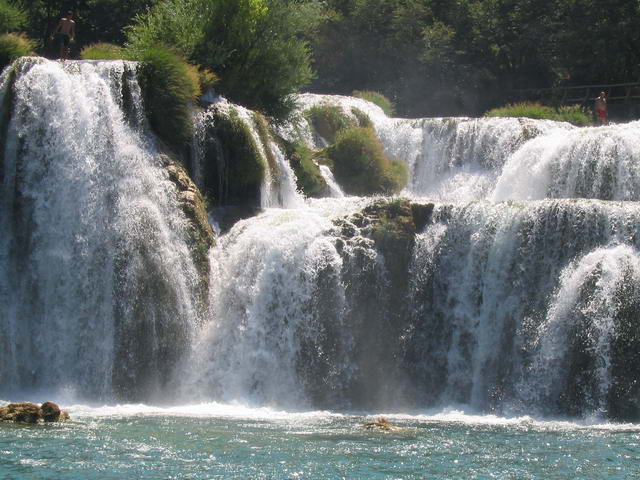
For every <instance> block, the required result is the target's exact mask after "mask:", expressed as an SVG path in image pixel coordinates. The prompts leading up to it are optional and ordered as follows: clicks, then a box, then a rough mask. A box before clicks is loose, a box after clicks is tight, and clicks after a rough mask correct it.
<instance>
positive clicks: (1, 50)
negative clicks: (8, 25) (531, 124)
mask: <svg viewBox="0 0 640 480" xmlns="http://www.w3.org/2000/svg"><path fill="white" fill-rule="evenodd" d="M34 50H35V43H34V42H33V41H32V40H30V39H29V38H27V36H26V35H24V34H21V33H6V34H4V35H0V68H4V67H6V66H7V65H9V64H10V63H11V62H13V61H14V60H15V59H17V58H19V57H25V56H29V55H35V53H34Z"/></svg>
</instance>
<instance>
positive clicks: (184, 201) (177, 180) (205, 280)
mask: <svg viewBox="0 0 640 480" xmlns="http://www.w3.org/2000/svg"><path fill="white" fill-rule="evenodd" d="M165 162H166V165H167V166H166V167H165V169H166V171H167V173H168V174H169V179H170V180H171V181H172V182H173V183H174V185H175V186H176V189H177V193H178V202H179V204H180V208H181V209H182V211H183V212H184V214H185V216H186V217H187V220H189V229H188V235H189V237H188V239H189V246H190V249H191V255H192V258H193V261H194V263H195V266H196V268H197V269H198V274H199V275H200V286H199V287H200V288H199V290H200V297H201V301H202V302H204V301H205V299H206V296H207V292H208V290H209V273H210V272H209V249H210V248H211V247H212V246H214V245H215V236H214V233H213V230H212V229H211V225H210V224H209V218H208V215H207V206H206V202H205V199H204V197H203V196H202V194H201V193H200V190H198V187H197V186H196V184H195V183H193V181H192V180H191V178H190V177H189V175H188V174H187V172H186V171H185V169H184V168H183V167H182V166H181V165H180V164H179V163H177V162H175V161H173V160H171V159H170V158H169V157H165Z"/></svg>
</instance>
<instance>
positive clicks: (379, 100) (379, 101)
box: [351, 90, 396, 117]
mask: <svg viewBox="0 0 640 480" xmlns="http://www.w3.org/2000/svg"><path fill="white" fill-rule="evenodd" d="M351 95H353V96H354V97H358V98H362V99H363V100H367V101H369V102H371V103H375V104H376V105H377V106H379V107H380V108H381V109H382V111H383V112H384V113H385V115H387V117H392V116H393V115H394V114H395V110H396V108H395V106H394V105H393V102H392V101H391V100H389V99H388V98H387V97H385V96H384V95H382V94H381V93H378V92H372V91H369V90H354V91H353V93H352V94H351Z"/></svg>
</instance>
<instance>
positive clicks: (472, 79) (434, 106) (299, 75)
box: [0, 0, 640, 119]
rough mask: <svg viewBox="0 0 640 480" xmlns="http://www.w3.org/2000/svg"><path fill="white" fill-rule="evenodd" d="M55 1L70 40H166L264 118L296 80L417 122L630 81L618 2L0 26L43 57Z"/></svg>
mask: <svg viewBox="0 0 640 480" xmlns="http://www.w3.org/2000/svg"><path fill="white" fill-rule="evenodd" d="M67 8H73V9H74V10H75V18H76V21H77V24H78V34H77V42H78V43H77V48H80V49H81V48H82V47H84V46H86V45H90V44H93V43H96V42H110V43H113V44H115V45H124V44H125V42H126V43H127V44H128V49H127V50H128V51H129V53H130V55H131V56H132V57H134V58H135V57H137V56H139V55H140V54H141V53H142V51H144V50H146V49H147V48H155V47H157V46H158V45H167V46H170V47H171V48H172V49H175V51H176V53H177V54H178V55H180V56H182V57H184V58H185V59H187V61H188V62H190V63H192V64H194V65H201V66H202V68H203V69H208V70H210V71H211V72H215V73H216V75H218V76H219V77H220V79H219V81H218V82H217V84H216V90H217V91H218V93H221V94H222V95H224V96H226V97H227V98H229V99H230V100H231V101H234V102H236V103H240V104H242V105H245V106H247V107H249V108H252V109H254V110H257V111H261V112H262V113H264V114H266V115H268V116H272V117H274V118H277V119H282V118H285V117H286V115H287V114H288V112H290V111H291V108H292V106H293V97H292V96H290V95H289V94H291V93H295V92H297V91H298V90H299V89H300V88H301V87H302V86H304V85H307V84H310V86H309V87H308V89H310V90H311V91H315V92H323V93H343V94H350V93H351V92H353V94H354V95H356V96H361V97H362V98H366V99H368V100H371V101H373V102H375V103H377V104H378V105H380V106H381V107H382V108H383V110H385V112H386V113H387V115H393V110H392V109H393V107H394V105H392V104H391V102H390V101H389V100H388V99H393V102H394V104H395V109H396V110H397V112H398V114H400V115H402V116H408V117H422V116H434V115H435V116H440V115H444V116H448V115H458V114H463V115H479V114H481V113H483V112H485V111H487V110H488V109H490V108H492V107H494V106H496V105H504V104H506V103H508V102H511V101H513V98H514V94H513V91H514V90H515V89H526V88H542V87H554V86H571V85H585V84H600V83H602V84H605V83H624V82H628V81H634V80H635V79H636V78H638V77H640V49H638V48H633V46H636V45H639V44H640V29H638V28H637V25H638V23H639V21H640V8H639V7H638V2H637V1H629V0H611V1H609V2H608V3H607V5H606V8H602V4H601V2H597V1H596V0H535V1H534V0H483V1H479V0H459V1H456V2H453V3H451V2H445V1H442V0H385V1H382V0H322V1H320V0H127V1H121V0H81V1H80V0H74V1H69V0H65V1H61V2H53V1H51V0H0V33H3V32H8V31H15V30H18V29H20V28H24V31H25V33H26V34H27V36H29V37H30V38H32V39H34V40H35V41H36V47H37V51H38V53H41V54H45V55H52V56H54V55H56V52H55V51H54V50H55V48H52V47H53V42H50V40H49V37H50V35H51V33H52V31H53V29H54V28H55V26H56V24H57V22H58V19H59V18H60V15H61V14H62V13H63V12H64V10H66V9H67ZM196 12H197V15H196V14H195V13H196ZM76 53H77V51H76V48H75V47H74V48H72V56H73V55H75V54H76ZM86 56H87V57H88V56H89V53H87V54H86ZM96 58H97V57H96ZM312 62H313V65H314V69H315V70H316V71H315V72H313V71H312V70H311V67H310V65H311V63H312ZM201 83H202V84H204V83H206V82H203V81H201Z"/></svg>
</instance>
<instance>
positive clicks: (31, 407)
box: [0, 402, 69, 424]
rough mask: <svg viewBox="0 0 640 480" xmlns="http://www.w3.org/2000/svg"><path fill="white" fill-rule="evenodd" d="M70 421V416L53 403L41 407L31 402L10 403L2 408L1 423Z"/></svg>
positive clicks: (0, 409) (0, 411)
mask: <svg viewBox="0 0 640 480" xmlns="http://www.w3.org/2000/svg"><path fill="white" fill-rule="evenodd" d="M60 420H69V414H68V413H67V412H65V411H63V410H60V407H58V405H56V404H55V403H53V402H44V403H43V404H42V405H41V406H38V405H37V404H35V403H31V402H19V403H10V404H8V405H5V406H4V407H0V421H1V422H15V423H31V424H35V423H38V422H41V421H44V422H58V421H60Z"/></svg>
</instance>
